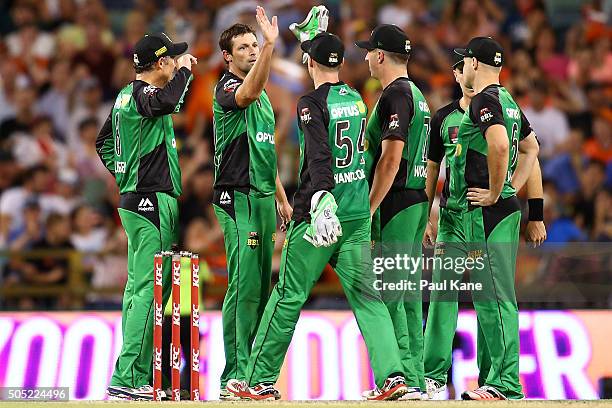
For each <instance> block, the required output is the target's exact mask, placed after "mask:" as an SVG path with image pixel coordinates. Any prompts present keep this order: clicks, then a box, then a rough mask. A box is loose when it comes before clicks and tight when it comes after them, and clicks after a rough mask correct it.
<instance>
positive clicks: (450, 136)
mask: <svg viewBox="0 0 612 408" xmlns="http://www.w3.org/2000/svg"><path fill="white" fill-rule="evenodd" d="M464 113H465V111H464V110H463V109H462V108H461V106H460V105H459V99H457V100H455V101H453V102H451V103H449V104H448V105H446V106H444V107H442V108H440V109H438V111H437V112H436V113H435V114H434V115H433V117H432V118H431V133H430V135H429V149H428V152H427V158H428V159H429V160H431V161H433V162H436V163H438V164H440V163H442V159H444V158H446V179H445V180H444V187H443V188H442V196H441V197H440V207H443V208H448V209H450V210H459V209H460V208H459V206H458V205H457V202H456V200H455V199H454V197H450V194H449V186H448V185H449V182H450V168H451V166H452V163H453V161H454V160H455V147H456V145H457V135H458V134H459V125H460V124H461V120H462V119H463V114H464Z"/></svg>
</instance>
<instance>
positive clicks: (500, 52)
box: [455, 37, 504, 67]
mask: <svg viewBox="0 0 612 408" xmlns="http://www.w3.org/2000/svg"><path fill="white" fill-rule="evenodd" d="M455 53H457V54H459V55H461V56H462V57H468V58H471V57H473V58H476V59H477V60H478V61H480V62H482V63H484V64H487V65H491V66H493V67H501V66H502V65H503V63H504V49H503V48H502V46H501V45H500V44H499V43H498V42H497V41H495V40H494V39H493V38H491V37H475V38H472V39H471V40H470V42H469V43H468V45H467V47H465V48H455Z"/></svg>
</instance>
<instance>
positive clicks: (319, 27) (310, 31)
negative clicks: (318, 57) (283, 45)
mask: <svg viewBox="0 0 612 408" xmlns="http://www.w3.org/2000/svg"><path fill="white" fill-rule="evenodd" d="M328 23H329V10H327V8H326V7H325V6H314V7H313V8H311V9H310V11H309V12H308V15H307V16H306V18H305V19H304V21H302V22H301V23H292V24H291V25H289V30H291V32H292V33H293V34H294V35H295V36H296V37H297V39H298V40H299V41H300V42H304V41H306V40H312V39H313V38H314V37H315V35H317V34H319V33H322V32H324V31H327V24H328Z"/></svg>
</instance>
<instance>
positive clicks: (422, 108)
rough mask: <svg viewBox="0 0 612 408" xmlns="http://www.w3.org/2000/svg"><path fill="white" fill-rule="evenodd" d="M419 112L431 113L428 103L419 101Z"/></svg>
mask: <svg viewBox="0 0 612 408" xmlns="http://www.w3.org/2000/svg"><path fill="white" fill-rule="evenodd" d="M419 110H420V111H421V112H429V105H427V102H423V101H419Z"/></svg>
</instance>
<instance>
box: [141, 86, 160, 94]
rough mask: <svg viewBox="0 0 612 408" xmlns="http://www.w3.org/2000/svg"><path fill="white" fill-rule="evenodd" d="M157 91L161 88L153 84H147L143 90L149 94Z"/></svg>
mask: <svg viewBox="0 0 612 408" xmlns="http://www.w3.org/2000/svg"><path fill="white" fill-rule="evenodd" d="M157 91H159V88H158V87H156V86H153V85H147V86H145V87H144V89H143V90H142V92H144V94H145V95H147V96H151V95H154V94H155V93H156V92H157Z"/></svg>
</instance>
